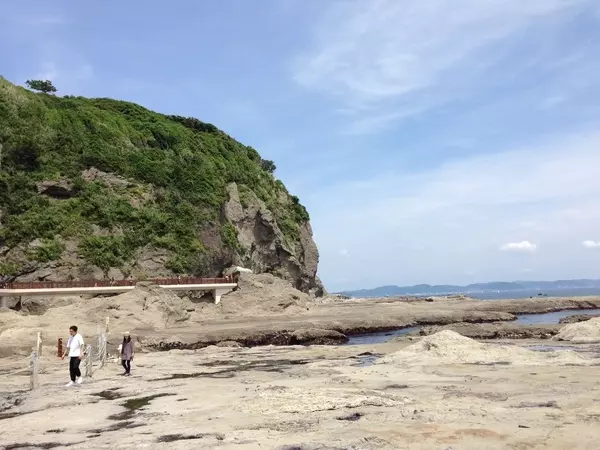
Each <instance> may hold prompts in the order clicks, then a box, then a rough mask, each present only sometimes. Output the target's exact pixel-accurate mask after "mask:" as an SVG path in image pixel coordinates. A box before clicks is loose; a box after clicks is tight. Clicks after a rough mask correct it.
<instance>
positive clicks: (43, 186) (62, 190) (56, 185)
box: [37, 180, 77, 199]
mask: <svg viewBox="0 0 600 450" xmlns="http://www.w3.org/2000/svg"><path fill="white" fill-rule="evenodd" d="M37 189H38V193H40V194H42V195H47V196H48V197H53V198H57V199H62V198H71V197H73V196H75V194H77V189H76V188H75V186H74V185H73V183H71V182H70V181H69V180H59V181H40V182H39V183H38V184H37Z"/></svg>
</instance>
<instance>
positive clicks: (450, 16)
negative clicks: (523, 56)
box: [294, 0, 594, 133]
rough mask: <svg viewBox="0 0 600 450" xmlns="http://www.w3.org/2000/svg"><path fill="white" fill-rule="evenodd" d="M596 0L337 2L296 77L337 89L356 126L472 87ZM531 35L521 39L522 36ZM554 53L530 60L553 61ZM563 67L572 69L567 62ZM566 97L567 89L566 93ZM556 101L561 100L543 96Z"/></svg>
mask: <svg viewBox="0 0 600 450" xmlns="http://www.w3.org/2000/svg"><path fill="white" fill-rule="evenodd" d="M593 3H594V0H528V1H521V0H486V1H481V0H454V1H452V2H448V1H445V0H428V1H420V0H369V1H337V2H335V1H332V2H329V3H328V4H329V8H325V11H324V13H323V14H322V20H321V21H319V22H318V24H317V26H316V31H315V41H314V44H313V45H312V46H311V47H310V48H309V49H308V50H307V51H306V52H305V53H304V54H302V55H301V56H299V57H298V58H297V59H296V60H295V62H294V80H295V81H296V82H297V83H299V84H300V85H302V86H304V87H306V88H308V89H313V90H316V91H321V92H325V93H328V94H331V95H334V96H337V97H338V98H339V99H340V101H342V102H343V103H345V104H346V107H345V109H346V111H351V112H352V113H353V114H354V115H355V116H356V121H357V124H356V129H352V132H356V133H363V132H368V131H373V130H375V131H377V130H380V129H381V128H382V127H384V126H386V124H389V123H391V122H393V121H397V120H400V119H403V118H406V117H408V116H411V115H415V114H420V113H422V112H423V111H426V110H428V109H430V108H433V107H437V106H439V105H441V104H444V103H447V102H449V101H452V100H453V99H457V98H462V97H464V96H467V95H468V94H469V93H473V92H474V89H475V88H474V86H476V85H478V84H481V83H484V84H485V83H490V82H492V81H490V80H491V79H496V78H495V76H497V74H498V73H499V72H501V73H502V76H503V77H504V78H506V77H507V76H508V75H510V74H507V73H506V70H512V71H518V70H519V66H518V65H517V66H515V64H514V61H513V62H512V63H511V65H509V66H508V67H504V70H501V71H498V70H497V67H496V66H497V64H498V62H499V61H501V60H502V58H503V57H504V56H505V54H506V53H507V52H509V51H510V50H512V48H511V49H509V47H511V45H510V44H511V39H515V38H519V37H520V36H521V34H522V33H525V32H527V31H528V30H530V29H531V27H532V26H534V25H539V24H545V25H547V26H549V27H551V26H553V25H555V22H554V19H556V17H561V18H562V19H563V20H565V21H566V20H568V16H569V14H576V13H578V12H581V10H582V8H583V7H586V6H589V5H593ZM522 41H523V40H522ZM502 45H506V47H502ZM552 59H553V58H548V59H544V58H540V59H539V60H534V61H528V62H524V63H523V64H524V65H525V66H527V67H526V69H527V70H528V71H530V70H531V65H536V64H552V61H551V60H552ZM564 69H565V70H566V69H567V68H564ZM561 95H563V96H564V93H561ZM547 102H549V104H548V106H552V105H553V104H556V102H558V97H555V99H550V100H545V101H544V102H543V103H547Z"/></svg>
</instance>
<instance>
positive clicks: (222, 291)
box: [213, 288, 233, 305]
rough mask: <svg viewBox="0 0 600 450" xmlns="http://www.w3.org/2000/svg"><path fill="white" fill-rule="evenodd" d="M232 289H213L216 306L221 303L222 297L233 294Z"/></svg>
mask: <svg viewBox="0 0 600 450" xmlns="http://www.w3.org/2000/svg"><path fill="white" fill-rule="evenodd" d="M232 290H233V289H232V288H215V289H213V295H214V297H215V305H218V304H219V303H220V302H221V295H225V294H227V293H229V292H231V291H232Z"/></svg>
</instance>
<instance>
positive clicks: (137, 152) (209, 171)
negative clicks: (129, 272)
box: [0, 77, 309, 276]
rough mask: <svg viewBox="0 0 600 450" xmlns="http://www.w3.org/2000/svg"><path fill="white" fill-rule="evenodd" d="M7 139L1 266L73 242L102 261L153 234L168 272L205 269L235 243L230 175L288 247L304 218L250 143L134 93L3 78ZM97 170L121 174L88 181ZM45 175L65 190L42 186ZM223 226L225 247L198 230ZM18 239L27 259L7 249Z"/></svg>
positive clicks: (10, 267) (124, 257)
mask: <svg viewBox="0 0 600 450" xmlns="http://www.w3.org/2000/svg"><path fill="white" fill-rule="evenodd" d="M0 145H1V150H0V151H1V161H0V164H1V166H0V222H1V225H2V226H1V227H0V275H9V276H10V275H15V274H18V273H19V271H20V270H21V269H22V266H23V264H24V263H25V262H26V261H27V260H35V261H38V262H49V261H52V260H55V259H57V258H58V257H59V256H60V255H61V253H62V252H63V250H64V247H65V243H68V242H71V243H75V245H77V253H78V255H79V256H80V257H83V258H84V259H85V260H86V261H87V262H89V263H90V264H92V265H94V266H97V267H100V268H102V269H103V270H105V271H106V270H108V269H109V268H110V267H122V266H123V265H124V264H126V263H127V262H128V261H130V260H131V259H132V258H134V257H135V254H136V251H138V250H139V249H140V248H142V247H144V246H146V245H148V244H151V245H152V246H153V247H155V248H160V249H165V250H168V254H169V258H168V261H167V263H166V267H167V268H168V269H170V270H171V271H173V272H176V273H200V272H202V260H203V258H205V257H206V255H209V254H210V255H213V256H214V255H215V254H217V253H218V254H223V253H225V254H226V253H227V251H234V250H235V249H236V247H237V246H238V242H237V234H236V230H235V228H234V227H233V226H232V225H231V224H230V223H228V222H227V221H224V220H223V219H222V218H221V214H220V213H221V207H222V205H223V203H224V201H226V195H227V194H226V189H225V188H226V185H227V184H228V183H231V182H236V183H237V184H238V187H239V190H240V195H241V196H242V201H243V194H244V192H249V191H252V192H254V193H255V194H256V196H257V197H258V198H259V199H261V200H262V201H264V202H265V204H266V205H267V207H268V209H269V210H270V211H271V212H272V213H273V215H274V218H275V220H276V222H277V224H278V226H279V228H280V229H281V231H282V232H283V234H284V236H285V238H286V240H289V242H290V244H291V245H294V243H296V242H297V241H298V239H299V227H300V225H301V224H303V223H304V222H306V221H308V218H309V217H308V214H307V212H306V209H305V208H304V207H303V206H302V205H301V204H300V203H299V201H298V198H297V197H294V196H290V195H289V194H288V192H287V190H286V188H285V186H284V185H283V183H281V182H280V181H279V180H276V179H275V178H274V176H273V174H272V173H271V172H272V170H273V169H274V165H273V163H272V162H271V161H264V160H262V159H261V156H260V155H259V154H258V152H257V151H256V150H254V149H253V148H251V147H248V146H245V145H243V144H240V143H239V142H237V141H235V140H234V139H232V138H231V137H230V136H228V135H227V134H225V133H224V132H222V131H220V130H219V129H217V128H216V127H215V126H213V125H211V124H208V123H204V122H201V121H199V120H197V119H193V118H184V117H178V116H166V115H162V114H158V113H155V112H153V111H150V110H148V109H145V108H143V107H141V106H139V105H136V104H133V103H128V102H123V101H117V100H112V99H107V98H97V99H88V98H82V97H69V96H65V97H57V96H53V95H46V94H36V93H33V92H30V91H28V90H26V89H24V88H21V87H18V86H15V85H13V84H11V83H10V82H8V81H6V80H5V79H4V78H2V77H0ZM90 168H95V169H98V170H99V171H102V172H103V173H104V172H105V173H108V174H114V175H115V176H116V177H117V178H118V179H119V180H125V181H124V182H123V183H121V184H119V183H113V184H112V185H111V184H106V183H102V182H99V181H94V180H92V181H90V180H89V179H88V180H86V179H85V177H84V175H83V173H84V171H85V170H87V169H90ZM43 182H45V183H46V185H50V186H52V185H55V186H57V185H58V186H62V187H65V188H64V189H62V190H61V189H58V190H55V192H51V191H49V192H50V194H51V195H42V192H41V188H40V186H43ZM52 182H54V183H52ZM217 227H218V230H219V234H220V238H221V239H220V242H219V244H218V245H217V244H214V243H213V244H211V243H207V242H206V239H204V240H203V238H202V236H203V232H205V231H206V230H207V229H212V230H214V229H217ZM33 241H36V245H35V246H33V247H32V246H31V245H30V244H31V243H32V242H33ZM16 248H20V249H22V251H23V257H22V258H20V259H19V258H14V257H12V258H9V257H7V256H6V254H7V253H8V250H11V252H12V253H11V254H15V252H14V249H16Z"/></svg>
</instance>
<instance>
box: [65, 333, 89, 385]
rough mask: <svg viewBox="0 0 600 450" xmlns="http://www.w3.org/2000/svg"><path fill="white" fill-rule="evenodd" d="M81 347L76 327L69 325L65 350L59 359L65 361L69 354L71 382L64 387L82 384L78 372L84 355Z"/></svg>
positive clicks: (81, 340)
mask: <svg viewBox="0 0 600 450" xmlns="http://www.w3.org/2000/svg"><path fill="white" fill-rule="evenodd" d="M83 345H84V344H83V337H81V334H79V333H78V332H77V326H76V325H71V326H70V327H69V340H68V342H67V348H66V350H65V352H64V353H63V355H62V357H61V359H65V356H66V355H67V353H68V354H69V375H70V376H71V381H69V382H68V383H67V384H66V387H71V386H73V384H74V383H77V384H81V383H82V382H83V377H82V376H81V370H79V363H81V359H82V358H83V354H84V347H83Z"/></svg>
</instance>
